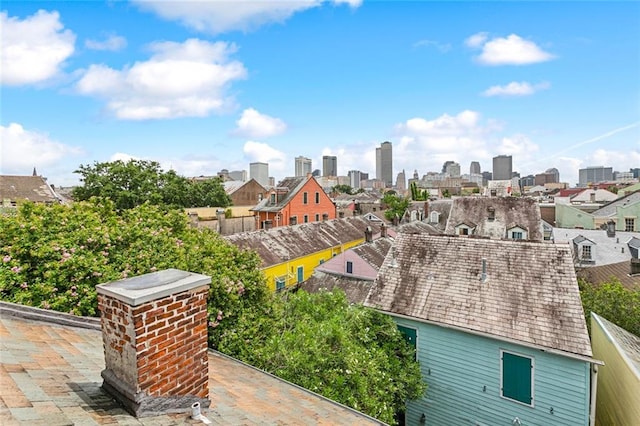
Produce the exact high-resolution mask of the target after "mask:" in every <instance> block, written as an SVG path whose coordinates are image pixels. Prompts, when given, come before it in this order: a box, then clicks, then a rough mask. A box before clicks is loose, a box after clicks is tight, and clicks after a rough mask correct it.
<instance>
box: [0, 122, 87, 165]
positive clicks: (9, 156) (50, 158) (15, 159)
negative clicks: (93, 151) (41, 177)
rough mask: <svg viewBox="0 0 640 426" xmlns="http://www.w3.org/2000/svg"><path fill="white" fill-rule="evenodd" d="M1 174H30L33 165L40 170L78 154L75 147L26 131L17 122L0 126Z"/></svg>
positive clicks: (44, 135) (77, 149)
mask: <svg viewBox="0 0 640 426" xmlns="http://www.w3.org/2000/svg"><path fill="white" fill-rule="evenodd" d="M0 153H1V154H2V155H0V157H2V162H0V173H1V174H18V175H27V174H31V172H32V170H33V167H36V169H37V170H38V171H39V172H43V170H44V169H45V168H47V167H51V166H55V165H56V164H57V163H59V162H60V161H61V160H64V159H66V158H67V157H72V156H76V155H80V154H81V153H82V151H81V150H80V149H79V148H77V147H72V146H69V145H65V144H63V143H60V142H57V141H55V140H52V139H50V138H49V136H48V135H46V134H44V133H39V132H36V131H30V130H25V129H24V127H22V125H20V124H18V123H10V124H9V125H8V126H6V127H5V126H0Z"/></svg>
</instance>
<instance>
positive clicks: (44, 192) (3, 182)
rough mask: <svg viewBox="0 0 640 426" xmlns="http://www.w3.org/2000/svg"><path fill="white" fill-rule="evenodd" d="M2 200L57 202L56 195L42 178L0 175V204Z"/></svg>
mask: <svg viewBox="0 0 640 426" xmlns="http://www.w3.org/2000/svg"><path fill="white" fill-rule="evenodd" d="M3 200H11V201H18V200H29V201H33V202H36V203H44V202H52V203H55V202H58V201H59V200H58V197H57V195H56V194H55V193H54V192H53V190H52V189H51V187H50V186H49V185H48V184H47V182H46V181H45V179H44V178H43V177H42V176H10V175H0V204H1V203H2V201H3Z"/></svg>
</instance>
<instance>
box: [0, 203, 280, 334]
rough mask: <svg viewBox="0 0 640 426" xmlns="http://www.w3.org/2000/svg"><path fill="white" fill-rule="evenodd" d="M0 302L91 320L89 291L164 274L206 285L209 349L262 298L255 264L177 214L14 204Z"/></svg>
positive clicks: (4, 221)
mask: <svg viewBox="0 0 640 426" xmlns="http://www.w3.org/2000/svg"><path fill="white" fill-rule="evenodd" d="M0 229H2V233H0V259H1V262H0V299H2V300H6V301H10V302H15V303H21V304H24V305H30V306H36V307H40V308H44V309H53V310H57V311H62V312H69V313H73V314H75V315H87V316H96V315H98V311H97V295H96V290H95V286H96V285H97V284H100V283H105V282H109V281H114V280H118V279H122V278H126V277H131V276H136V275H141V274H145V273H148V272H153V271H157V270H162V269H167V268H177V269H183V270H187V271H191V272H198V273H202V274H205V275H209V276H211V278H212V283H211V289H210V296H209V314H210V321H211V322H217V325H216V327H212V328H211V336H210V343H211V345H212V346H214V347H215V346H216V343H217V340H218V337H217V336H218V335H219V333H221V332H224V331H225V330H227V329H229V328H233V325H234V323H235V321H236V320H237V317H238V315H239V314H240V313H241V312H242V311H244V310H251V309H256V308H257V307H258V308H259V309H261V307H259V306H260V305H261V304H263V303H266V302H267V299H268V298H269V297H270V295H269V293H268V291H267V289H266V286H265V285H264V281H263V277H262V274H261V272H260V271H259V270H258V265H259V259H258V257H257V256H256V255H255V254H254V253H251V252H243V251H240V250H239V249H237V248H236V247H235V246H232V245H229V244H228V243H226V242H225V241H224V240H222V239H221V238H220V237H219V236H218V234H216V233H215V232H213V231H211V230H208V229H202V230H199V229H192V228H190V227H189V226H188V219H187V217H186V216H185V215H184V214H183V212H182V211H180V210H166V209H163V208H161V207H158V206H152V205H149V204H143V205H140V206H138V207H135V208H133V209H129V210H123V211H121V212H117V211H116V209H115V208H114V204H113V203H112V202H111V201H108V200H98V199H93V200H92V201H90V202H81V203H74V204H73V205H71V206H63V205H54V206H44V205H37V204H33V203H25V204H24V205H22V206H21V207H20V208H19V210H18V212H17V214H15V215H11V216H5V215H0Z"/></svg>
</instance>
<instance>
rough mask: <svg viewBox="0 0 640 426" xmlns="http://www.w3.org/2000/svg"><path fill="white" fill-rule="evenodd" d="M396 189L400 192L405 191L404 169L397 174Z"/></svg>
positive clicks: (405, 178)
mask: <svg viewBox="0 0 640 426" xmlns="http://www.w3.org/2000/svg"><path fill="white" fill-rule="evenodd" d="M396 189H397V190H398V191H400V192H403V191H406V190H407V177H406V174H405V173H404V169H403V170H402V171H401V172H400V173H398V177H397V178H396Z"/></svg>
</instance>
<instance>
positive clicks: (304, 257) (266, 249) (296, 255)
mask: <svg viewBox="0 0 640 426" xmlns="http://www.w3.org/2000/svg"><path fill="white" fill-rule="evenodd" d="M367 228H369V230H370V232H371V233H372V235H373V234H375V233H378V232H379V231H380V225H379V224H376V223H373V222H369V221H368V220H366V219H364V218H362V217H359V216H358V217H351V218H346V219H334V220H328V221H324V222H312V223H304V224H301V225H294V226H281V227H277V228H272V229H269V230H264V229H263V230H259V231H254V232H244V233H239V234H233V235H228V236H225V237H224V239H225V240H227V241H228V242H230V243H232V244H234V245H236V246H238V247H239V248H242V249H248V250H254V251H255V252H256V253H257V254H258V255H259V256H260V258H261V259H262V268H261V269H262V271H263V272H264V274H265V276H266V282H267V285H268V286H269V288H270V289H271V290H273V291H278V290H282V289H284V288H288V287H293V286H295V285H296V284H298V283H300V282H302V281H305V280H306V279H308V278H309V277H310V276H311V275H312V274H313V271H314V270H315V268H316V267H317V266H318V265H320V264H322V263H323V262H325V261H327V260H329V259H331V258H332V257H333V256H337V255H338V254H340V253H342V252H343V251H344V250H347V249H349V248H351V247H354V246H357V245H358V244H361V243H363V242H364V241H365V231H366V230H367Z"/></svg>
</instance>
